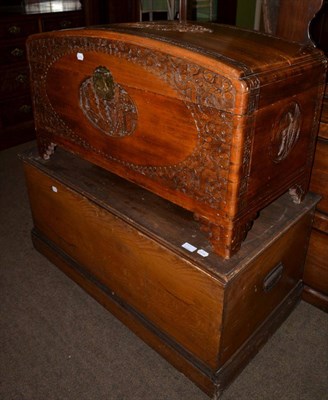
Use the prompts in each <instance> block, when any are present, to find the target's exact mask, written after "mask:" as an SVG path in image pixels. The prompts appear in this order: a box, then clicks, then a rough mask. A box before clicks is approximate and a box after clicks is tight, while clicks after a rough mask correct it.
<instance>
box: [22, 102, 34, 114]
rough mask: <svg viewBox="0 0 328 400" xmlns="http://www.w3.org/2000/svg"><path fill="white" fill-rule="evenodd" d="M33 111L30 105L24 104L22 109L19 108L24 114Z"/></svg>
mask: <svg viewBox="0 0 328 400" xmlns="http://www.w3.org/2000/svg"><path fill="white" fill-rule="evenodd" d="M31 111H32V107H31V106H29V105H28V104H23V105H22V106H21V107H19V112H20V113H22V114H29V113H30V112H31Z"/></svg>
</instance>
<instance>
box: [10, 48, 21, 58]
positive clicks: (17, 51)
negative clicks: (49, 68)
mask: <svg viewBox="0 0 328 400" xmlns="http://www.w3.org/2000/svg"><path fill="white" fill-rule="evenodd" d="M10 54H11V55H12V56H14V57H22V56H23V55H24V50H23V49H20V48H18V47H16V48H15V49H14V50H12V51H11V53H10Z"/></svg>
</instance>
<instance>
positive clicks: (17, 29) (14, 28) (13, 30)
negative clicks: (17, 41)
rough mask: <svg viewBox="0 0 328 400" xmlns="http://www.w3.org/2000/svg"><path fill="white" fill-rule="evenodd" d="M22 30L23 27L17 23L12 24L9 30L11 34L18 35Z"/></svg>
mask: <svg viewBox="0 0 328 400" xmlns="http://www.w3.org/2000/svg"><path fill="white" fill-rule="evenodd" d="M20 31H21V28H20V27H19V26H17V25H12V26H10V27H9V28H8V32H9V33H10V34H11V35H17V34H18V33H20Z"/></svg>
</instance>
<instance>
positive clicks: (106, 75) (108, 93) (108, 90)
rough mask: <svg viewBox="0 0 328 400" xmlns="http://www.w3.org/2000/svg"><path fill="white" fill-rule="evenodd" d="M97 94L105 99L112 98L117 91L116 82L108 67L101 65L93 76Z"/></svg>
mask: <svg viewBox="0 0 328 400" xmlns="http://www.w3.org/2000/svg"><path fill="white" fill-rule="evenodd" d="M92 81H93V87H94V90H95V92H96V94H97V95H98V96H99V97H101V98H103V99H104V100H111V99H112V98H113V97H114V93H115V82H114V79H113V76H112V74H111V72H110V71H109V69H108V68H106V67H102V66H99V67H97V68H96V69H95V71H94V73H93V77H92Z"/></svg>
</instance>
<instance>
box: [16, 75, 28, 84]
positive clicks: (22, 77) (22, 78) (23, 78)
mask: <svg viewBox="0 0 328 400" xmlns="http://www.w3.org/2000/svg"><path fill="white" fill-rule="evenodd" d="M15 81H16V82H18V83H22V84H25V83H27V75H26V74H19V75H17V76H16V78H15Z"/></svg>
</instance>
